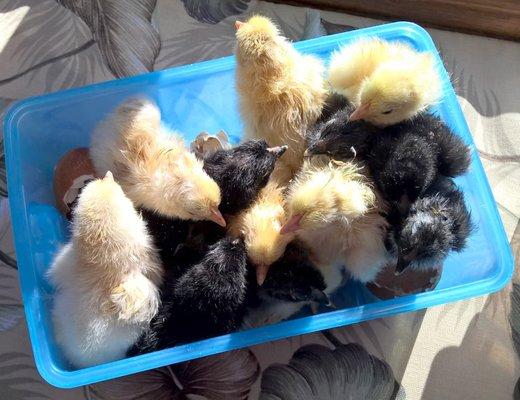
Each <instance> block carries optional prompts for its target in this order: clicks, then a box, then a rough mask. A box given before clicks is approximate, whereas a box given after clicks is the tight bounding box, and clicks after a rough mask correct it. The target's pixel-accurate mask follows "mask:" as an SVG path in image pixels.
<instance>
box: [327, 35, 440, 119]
mask: <svg viewBox="0 0 520 400" xmlns="http://www.w3.org/2000/svg"><path fill="white" fill-rule="evenodd" d="M329 81H330V83H331V85H332V87H333V88H334V89H335V90H336V91H338V92H339V93H342V94H343V95H345V96H346V97H347V98H348V99H349V100H350V101H351V102H353V103H354V104H355V106H356V107H357V113H356V116H357V117H358V118H360V119H365V120H366V121H369V122H371V123H373V124H376V125H379V126H388V125H392V124H395V123H398V122H400V121H403V120H406V119H409V118H411V117H413V116H415V115H416V114H417V113H418V112H421V111H423V110H425V109H426V108H427V107H429V106H430V105H432V104H434V103H436V102H437V101H438V99H439V98H440V95H441V83H440V77H439V74H438V72H437V66H436V61H435V58H434V57H433V55H432V54H430V53H419V52H417V51H415V50H414V49H412V48H411V47H410V46H409V45H408V44H406V43H402V42H388V41H385V40H381V39H378V38H365V39H360V40H357V41H355V42H353V43H351V44H348V45H346V46H344V47H342V48H341V49H339V50H338V51H336V52H335V53H334V54H333V55H332V57H331V61H330V65H329Z"/></svg>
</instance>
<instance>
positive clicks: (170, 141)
mask: <svg viewBox="0 0 520 400" xmlns="http://www.w3.org/2000/svg"><path fill="white" fill-rule="evenodd" d="M90 156H91V158H92V162H93V163H94V167H95V169H96V172H97V173H98V174H99V175H103V174H104V173H106V171H109V170H110V171H112V172H113V174H114V178H115V179H116V180H117V181H118V182H119V184H120V185H121V186H122V187H123V190H124V191H125V193H126V194H127V196H128V197H129V198H130V199H131V200H132V201H133V202H134V204H135V205H136V207H144V208H146V209H149V210H152V211H155V212H158V213H159V214H162V215H163V216H165V217H171V218H180V219H185V220H194V221H198V220H210V221H214V222H215V223H217V224H219V225H221V226H226V221H225V220H224V218H223V217H222V214H221V213H220V211H219V210H218V206H219V204H220V189H219V187H218V185H217V183H216V182H215V181H214V180H213V179H211V178H210V177H209V176H208V175H207V174H206V172H205V171H204V170H203V168H202V167H203V164H202V161H201V160H198V159H197V158H196V157H195V155H194V154H193V153H191V152H190V151H189V150H187V149H186V147H185V146H184V142H183V140H182V139H181V138H180V137H179V136H178V135H176V134H174V133H172V132H169V131H167V130H166V129H164V128H163V127H162V126H161V114H160V111H159V109H158V107H157V106H156V105H155V104H154V103H152V102H151V101H149V100H147V99H142V98H139V99H131V100H128V101H126V102H124V103H123V104H122V105H121V106H119V108H118V109H117V110H116V111H115V112H114V113H113V114H112V115H110V116H109V117H108V118H107V119H106V120H104V121H103V122H101V124H99V126H98V127H97V128H96V130H95V132H94V133H93V136H92V141H91V146H90Z"/></svg>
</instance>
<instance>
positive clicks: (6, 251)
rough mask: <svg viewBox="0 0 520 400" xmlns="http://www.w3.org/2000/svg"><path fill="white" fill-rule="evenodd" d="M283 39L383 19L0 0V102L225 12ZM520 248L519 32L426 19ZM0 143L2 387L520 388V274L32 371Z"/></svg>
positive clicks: (449, 395) (123, 2) (85, 394)
mask: <svg viewBox="0 0 520 400" xmlns="http://www.w3.org/2000/svg"><path fill="white" fill-rule="evenodd" d="M253 13H261V14H264V15H267V16H269V17H271V18H273V19H274V20H275V21H276V22H277V23H278V24H279V25H280V27H281V29H282V31H283V32H284V33H285V35H286V36H288V37H289V38H290V39H292V40H295V41H297V40H302V39H309V38H313V37H319V36H323V35H327V34H332V33H337V32H342V31H346V30H352V29H357V28H361V27H366V26H370V25H376V24H379V23H380V21H375V20H370V19H366V18H361V17H354V16H349V15H345V14H340V13H334V12H326V11H318V10H313V9H308V8H296V7H291V6H286V5H280V4H272V3H267V2H262V1H255V0H223V1H212V0H100V1H88V0H57V1H54V0H40V1H35V0H3V1H2V2H1V3H0V112H1V113H2V114H3V112H4V111H5V109H6V107H7V106H8V105H9V104H10V103H11V102H12V101H15V100H18V99H22V98H25V97H27V96H31V95H37V94H42V93H48V92H53V91H57V90H62V89H66V88H70V87H77V86H82V85H86V84H90V83H95V82H101V81H106V80H110V79H116V78H120V77H125V76H131V75H135V74H140V73H145V72H148V71H155V70H161V69H164V68H168V67H172V66H176V65H183V64H188V63H193V62H197V61H202V60H207V59H212V58H216V57H221V56H226V55H229V54H231V53H232V51H233V45H234V27H233V25H234V21H235V19H237V18H240V19H245V18H247V16H248V15H250V14H253ZM429 32H430V34H431V35H432V37H433V38H434V40H435V42H436V45H437V47H438V48H439V49H440V50H441V53H442V56H443V58H444V61H445V64H446V67H447V69H448V71H449V72H450V73H451V76H452V81H453V83H454V85H455V87H456V89H457V92H458V94H459V100H460V103H461V105H462V108H463V110H464V113H465V116H466V119H467V121H468V123H469V125H470V128H471V131H472V133H473V135H474V139H475V142H476V145H477V148H478V151H479V154H480V157H481V159H482V161H483V163H484V166H485V169H486V172H487V175H488V178H489V180H490V183H491V185H492V188H493V192H494V195H495V198H496V200H497V202H498V205H499V208H500V214H501V216H502V219H503V222H504V225H505V227H506V231H507V234H508V235H509V238H510V240H511V245H512V247H513V250H514V252H515V255H516V259H518V257H519V256H520V224H519V217H520V193H519V191H518V187H519V186H520V168H519V163H520V136H519V135H518V126H520V96H518V93H519V89H520V74H519V70H518V65H520V43H514V42H507V41H500V40H496V39H489V38H484V37H477V36H471V35H465V34H459V33H454V32H445V31H439V30H434V29H430V30H429ZM7 196H8V193H7V187H6V179H5V167H4V154H3V146H2V148H1V153H0V399H10V400H18V399H64V400H67V399H154V400H160V399H172V398H173V399H187V398H205V399H210V400H214V399H262V400H264V399H265V400H267V399H284V400H291V399H298V400H306V399H320V400H336V399H338V400H339V399H345V398H348V399H374V400H376V399H377V400H379V399H394V398H396V399H426V400H430V399H431V400H433V399H446V400H451V399H453V400H455V399H511V398H514V399H520V383H518V382H519V377H520V358H519V356H518V354H519V353H520V276H519V275H518V273H515V276H514V278H513V281H512V283H511V284H509V285H507V287H505V288H504V289H503V290H501V291H500V292H498V293H495V294H491V295H488V296H483V297H479V298H475V299H471V300H468V301H464V302H458V303H454V304H448V305H444V306H440V307H434V308H431V309H428V310H423V311H418V312H415V313H409V314H402V315H398V316H396V317H393V318H386V319H379V320H374V321H369V322H365V323H361V324H357V325H353V326H348V327H345V328H341V329H335V330H333V331H328V332H323V333H317V334H311V335H306V336H300V337H293V338H290V339H285V340H280V341H277V342H272V343H266V344H263V345H259V346H255V347H252V348H250V349H243V350H238V351H234V352H231V353H226V354H221V355H217V356H213V357H207V358H203V359H199V360H193V361H190V362H186V363H182V364H178V365H172V366H168V367H164V368H159V369H156V370H151V371H147V372H144V373H141V374H138V375H133V376H128V377H124V378H121V379H116V380H112V381H107V382H103V383H99V384H95V385H90V386H88V387H83V388H78V389H74V390H60V389H56V388H54V387H52V386H50V385H48V384H46V383H45V382H44V381H43V380H42V378H40V376H39V375H38V372H37V371H36V369H35V367H34V361H33V358H32V353H31V349H30V343H29V339H28V336H27V330H26V326H25V320H24V318H23V306H22V304H21V300H20V293H19V289H18V281H17V267H16V256H15V254H14V250H13V242H12V233H11V223H10V218H9V208H8V201H7Z"/></svg>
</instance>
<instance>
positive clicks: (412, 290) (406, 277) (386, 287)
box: [366, 265, 442, 300]
mask: <svg viewBox="0 0 520 400" xmlns="http://www.w3.org/2000/svg"><path fill="white" fill-rule="evenodd" d="M441 275H442V265H437V266H435V267H434V268H432V269H429V270H415V269H413V268H408V269H405V270H404V271H403V273H402V274H400V275H395V265H388V266H386V267H385V268H384V269H383V271H381V272H380V273H379V275H378V276H377V279H376V280H375V281H374V282H370V283H367V285H366V286H367V289H368V290H370V291H371V292H372V294H374V295H375V296H377V297H379V298H380V299H384V300H386V299H393V298H395V297H399V296H405V295H407V294H416V293H422V292H429V291H430V290H433V289H435V287H436V286H437V284H438V283H439V281H440V279H441Z"/></svg>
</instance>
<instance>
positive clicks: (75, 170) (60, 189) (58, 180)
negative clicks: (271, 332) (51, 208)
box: [54, 147, 95, 215]
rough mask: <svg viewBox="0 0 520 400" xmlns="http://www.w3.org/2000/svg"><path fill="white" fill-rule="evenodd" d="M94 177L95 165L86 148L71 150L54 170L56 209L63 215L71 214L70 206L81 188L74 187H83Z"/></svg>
mask: <svg viewBox="0 0 520 400" xmlns="http://www.w3.org/2000/svg"><path fill="white" fill-rule="evenodd" d="M94 177H95V169H94V165H93V164H92V161H91V159H90V156H89V150H88V148H86V147H82V148H78V149H74V150H71V151H69V152H68V153H66V154H65V155H64V156H63V157H62V158H61V159H60V161H58V164H57V165H56V168H55V169H54V196H55V198H56V207H57V208H58V210H60V212H61V213H62V214H64V215H68V214H69V213H70V211H71V210H70V207H69V204H70V203H71V202H72V201H71V200H70V199H71V198H74V197H75V195H76V196H77V193H76V192H78V193H79V190H80V188H77V189H74V188H72V187H73V186H82V183H81V182H83V181H86V180H87V179H93V178H94ZM78 178H79V179H78ZM71 188H72V189H71ZM69 189H70V190H69ZM67 198H68V199H69V200H68V201H67V200H66V199H67Z"/></svg>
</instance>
